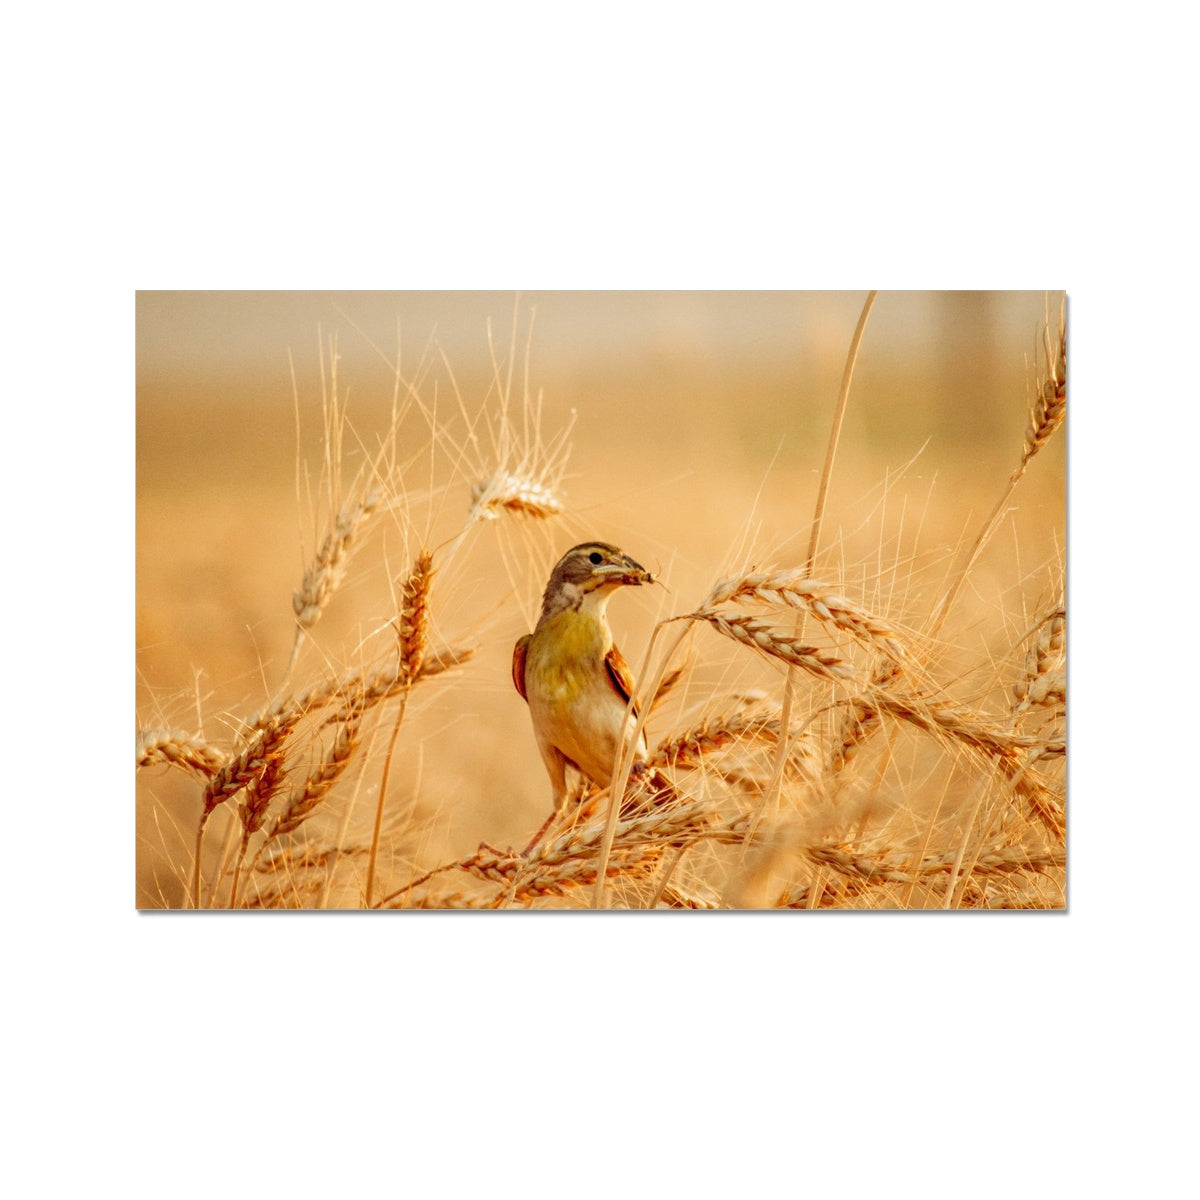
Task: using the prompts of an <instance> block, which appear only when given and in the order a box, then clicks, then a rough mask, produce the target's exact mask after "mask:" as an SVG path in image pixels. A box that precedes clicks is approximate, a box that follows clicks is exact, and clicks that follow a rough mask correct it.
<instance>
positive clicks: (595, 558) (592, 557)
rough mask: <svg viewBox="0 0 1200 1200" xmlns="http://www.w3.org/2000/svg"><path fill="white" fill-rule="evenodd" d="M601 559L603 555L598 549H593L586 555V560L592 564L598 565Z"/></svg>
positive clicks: (602, 559)
mask: <svg viewBox="0 0 1200 1200" xmlns="http://www.w3.org/2000/svg"><path fill="white" fill-rule="evenodd" d="M603 561H604V555H603V554H601V553H600V551H599V550H593V551H592V552H591V554H589V555H588V562H590V563H591V564H592V565H593V566H596V567H598V566H599V565H600V564H601V563H602V562H603Z"/></svg>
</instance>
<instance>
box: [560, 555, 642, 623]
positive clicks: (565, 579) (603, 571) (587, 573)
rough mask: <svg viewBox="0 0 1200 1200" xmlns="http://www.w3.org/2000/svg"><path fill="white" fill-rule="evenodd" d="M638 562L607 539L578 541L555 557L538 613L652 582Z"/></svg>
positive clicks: (580, 603)
mask: <svg viewBox="0 0 1200 1200" xmlns="http://www.w3.org/2000/svg"><path fill="white" fill-rule="evenodd" d="M654 582H655V578H654V576H653V575H652V574H651V573H650V572H649V571H647V570H646V568H645V567H643V566H642V565H641V563H638V562H635V561H634V560H633V559H632V558H630V557H629V555H628V554H625V553H623V552H622V551H620V550H618V549H617V548H616V546H610V545H609V544H608V543H607V542H580V544H579V545H578V546H572V547H571V549H570V550H568V551H567V552H566V554H564V555H563V556H562V558H560V559H559V560H558V563H557V564H556V565H555V567H554V570H553V571H552V572H551V573H550V582H549V583H548V584H546V594H545V596H543V598H542V616H543V617H545V616H549V615H551V614H553V613H555V612H558V611H560V610H561V609H564V608H576V609H577V608H579V607H580V606H581V605H582V604H584V603H585V602H587V601H600V600H607V598H608V597H609V596H610V595H611V594H612V593H613V592H614V591H615V590H616V589H617V588H619V587H628V586H637V585H640V584H643V583H654Z"/></svg>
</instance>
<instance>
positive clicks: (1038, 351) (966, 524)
mask: <svg viewBox="0 0 1200 1200" xmlns="http://www.w3.org/2000/svg"><path fill="white" fill-rule="evenodd" d="M137 356H138V363H137V392H138V396H137V468H138V475H137V712H136V724H137V751H136V779H137V787H136V804H137V820H136V836H137V880H136V903H137V906H138V907H139V908H170V909H177V908H205V909H208V908H218V909H229V908H237V909H263V908H288V909H296V908H301V909H313V908H334V909H362V908H369V909H384V910H397V909H413V908H422V909H450V908H453V909H483V910H486V909H529V908H537V909H543V908H556V909H585V908H586V909H590V908H608V909H637V908H656V909H667V908H673V909H681V908H682V909H731V908H736V909H772V910H773V909H780V910H782V909H860V910H861V909H946V908H951V909H1000V908H1003V909H1012V908H1023V909H1058V908H1063V907H1065V905H1066V807H1065V806H1066V795H1065V779H1066V743H1065V717H1066V664H1065V651H1066V641H1065V638H1066V598H1065V557H1066V503H1065V468H1066V452H1065V450H1066V448H1065V429H1064V414H1065V398H1066V358H1067V356H1066V322H1065V299H1064V296H1063V293H1061V292H1052V293H1046V292H1003V293H986V292H968V293H888V292H883V293H879V294H878V295H876V294H868V293H862V292H858V293H650V292H637V293H619V294H618V293H568V292H563V293H554V292H547V293H530V294H526V295H517V296H514V295H512V294H503V293H431V294H417V293H398V294H388V293H346V294H336V295H335V294H331V293H260V294H256V293H168V292H142V293H140V294H139V296H138V306H137ZM592 540H600V541H604V542H609V543H613V544H615V545H616V546H618V547H620V548H621V549H622V550H623V551H625V552H627V553H628V554H630V555H631V556H633V557H634V558H635V559H636V560H637V561H638V562H639V563H641V564H644V565H645V567H646V568H648V569H649V570H650V571H651V572H653V574H654V576H655V577H656V578H657V580H658V583H657V584H656V585H653V586H643V587H636V588H633V587H630V588H622V589H620V591H619V592H618V593H617V594H616V595H615V596H614V597H613V599H612V602H611V604H610V607H609V619H610V621H611V624H612V627H613V631H614V634H615V638H616V641H617V643H618V644H619V646H620V648H621V650H622V651H623V654H624V657H625V659H626V660H627V662H628V664H629V666H630V668H631V670H632V672H633V675H634V676H635V678H636V681H637V688H636V693H635V697H634V700H635V702H636V712H637V714H638V715H637V721H638V723H639V727H640V729H641V731H642V732H643V734H644V737H645V739H646V746H647V754H646V760H645V762H644V763H643V762H638V763H634V762H633V761H632V759H633V755H632V753H631V752H629V751H627V752H625V753H621V754H618V755H617V757H616V759H615V760H614V763H613V779H612V783H611V785H610V786H608V787H599V786H597V785H596V784H595V783H593V782H592V781H589V780H588V779H586V778H583V777H579V776H577V775H574V774H573V775H572V777H571V785H572V792H571V796H570V801H569V803H568V804H567V805H566V806H565V807H564V808H563V809H562V810H561V811H558V812H552V811H551V787H550V781H549V779H548V777H547V774H546V770H545V769H544V767H543V764H542V760H541V757H540V755H539V752H538V748H537V744H536V742H535V740H534V735H533V730H532V726H531V721H530V710H529V709H528V707H527V706H526V703H525V702H524V701H523V700H522V698H521V696H520V695H519V694H518V693H517V691H516V689H515V688H514V686H513V681H512V674H511V662H512V654H513V646H514V643H515V642H516V641H517V639H518V638H519V637H521V636H522V635H523V634H525V633H528V632H529V631H530V630H532V629H533V628H534V624H535V623H536V621H537V618H538V612H539V608H540V605H541V598H542V591H543V588H544V587H545V586H546V581H547V579H548V577H549V575H550V572H551V569H552V568H553V566H554V564H555V562H556V561H557V560H558V559H559V557H560V556H561V555H562V554H563V553H564V551H566V550H567V549H568V548H569V547H571V546H573V545H575V544H576V543H579V542H584V541H592ZM647 767H648V768H652V769H651V770H646V769H645V768H647ZM547 822H548V824H547ZM543 826H545V827H544V828H543ZM535 835H537V836H535Z"/></svg>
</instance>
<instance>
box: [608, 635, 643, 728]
mask: <svg viewBox="0 0 1200 1200" xmlns="http://www.w3.org/2000/svg"><path fill="white" fill-rule="evenodd" d="M604 665H605V666H606V667H607V668H608V677H609V679H611V680H612V684H613V687H614V688H616V689H617V694H618V695H619V696H620V697H621V699H622V700H623V701H624V702H625V703H626V704H628V703H629V698H630V696H632V695H633V675H632V673H631V672H630V670H629V664H628V663H627V662H626V661H625V656H624V655H623V654H622V653H621V652H620V650H618V649H617V648H616V646H613V647H612V648H611V649H610V650H609V652H608V653H607V654H606V655H605V656H604ZM633 715H634V716H635V717H636V716H637V715H638V710H637V705H636V704H635V705H634V706H633Z"/></svg>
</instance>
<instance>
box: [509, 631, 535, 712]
mask: <svg viewBox="0 0 1200 1200" xmlns="http://www.w3.org/2000/svg"><path fill="white" fill-rule="evenodd" d="M532 640H533V634H532V633H527V634H526V635H525V636H524V637H522V638H517V644H516V645H515V646H514V647H513V668H512V671H513V686H514V687H515V688H516V689H517V691H518V692H520V693H521V699H522V700H524V701H525V703H526V704H528V703H529V697H528V696H527V695H526V694H525V655H526V652H527V651H528V650H529V643H530V642H531V641H532Z"/></svg>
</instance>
